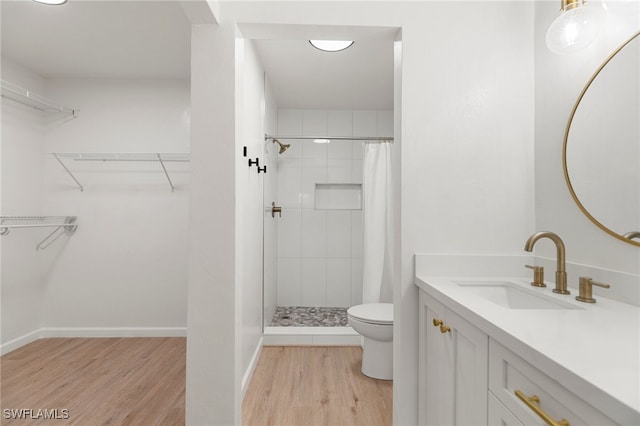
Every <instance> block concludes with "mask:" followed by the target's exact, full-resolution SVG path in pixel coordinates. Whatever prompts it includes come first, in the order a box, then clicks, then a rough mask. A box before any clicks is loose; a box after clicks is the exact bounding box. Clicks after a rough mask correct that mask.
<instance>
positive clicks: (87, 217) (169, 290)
mask: <svg viewBox="0 0 640 426" xmlns="http://www.w3.org/2000/svg"><path fill="white" fill-rule="evenodd" d="M47 93H48V95H49V96H50V97H52V98H55V99H59V100H60V102H63V103H65V104H69V105H74V106H75V107H76V108H78V109H80V113H79V114H78V117H77V118H75V119H70V120H68V121H66V122H64V123H54V124H48V125H47V131H46V136H45V146H44V150H43V153H42V155H43V157H44V156H45V155H46V154H47V153H50V152H90V153H91V152H106V153H118V152H122V153H130V152H139V153H147V152H151V153H154V152H189V124H190V111H189V108H190V106H189V82H188V81H184V80H158V81H153V80H152V81H149V80H94V79H84V80H83V79H56V80H49V81H48V82H47ZM67 164H68V167H69V168H70V170H71V171H72V172H74V173H75V176H76V178H77V179H78V180H79V181H80V182H81V183H82V184H83V185H84V187H85V189H84V191H80V190H79V188H78V187H77V186H76V184H75V183H74V182H73V180H72V179H71V178H70V177H69V176H68V174H67V173H66V172H65V171H64V170H63V169H62V167H60V165H59V164H58V163H57V162H56V161H55V160H45V175H44V178H45V193H44V210H45V211H47V212H55V213H56V214H62V215H64V214H73V215H76V216H78V229H77V231H76V232H75V233H74V234H73V235H72V236H71V237H70V238H69V239H68V240H67V241H65V242H64V250H63V251H62V252H61V253H59V254H57V255H55V256H54V255H53V251H51V252H48V253H47V254H50V255H49V256H48V262H47V264H46V265H45V289H46V290H45V292H46V296H45V305H44V312H45V314H44V315H45V325H46V327H48V328H61V329H68V330H69V331H70V332H72V330H73V329H75V328H87V327H96V328H99V329H100V328H103V329H109V328H118V327H130V328H140V329H146V328H150V329H156V328H157V329H163V328H167V329H168V330H167V332H168V333H173V332H178V331H172V329H175V328H179V329H180V330H181V331H179V332H178V333H180V334H184V327H185V326H186V315H187V312H186V309H187V305H186V303H187V296H186V292H187V238H188V232H187V229H188V228H187V222H188V221H187V218H188V203H189V198H188V194H189V193H188V188H189V186H188V185H189V174H188V171H189V169H188V165H184V164H167V169H168V171H169V173H170V176H171V179H172V180H173V183H174V185H175V187H176V189H175V191H173V192H172V191H171V190H170V186H169V184H168V182H167V180H166V177H165V175H164V173H163V171H162V168H161V166H160V164H158V163H138V162H136V163H125V164H123V163H106V164H101V163H93V162H92V163H89V162H73V161H72V162H68V163H67ZM160 332H161V333H163V332H162V331H160Z"/></svg>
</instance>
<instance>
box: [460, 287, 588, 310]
mask: <svg viewBox="0 0 640 426" xmlns="http://www.w3.org/2000/svg"><path fill="white" fill-rule="evenodd" d="M454 283H455V284H457V285H458V286H459V287H463V288H464V289H465V290H466V291H468V292H471V293H473V294H476V295H478V296H480V297H482V298H484V299H486V300H488V301H490V302H492V303H495V304H497V305H500V306H502V307H505V308H509V309H583V308H581V307H579V306H576V305H574V304H571V303H569V302H565V301H563V300H558V299H556V298H555V297H553V296H551V295H546V294H543V293H542V291H544V290H542V289H528V288H525V287H523V286H521V285H518V284H516V283H514V282H510V281H498V280H496V281H491V280H489V281H454Z"/></svg>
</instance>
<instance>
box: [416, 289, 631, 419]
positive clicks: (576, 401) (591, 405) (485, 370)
mask: <svg viewBox="0 0 640 426" xmlns="http://www.w3.org/2000/svg"><path fill="white" fill-rule="evenodd" d="M433 282H436V283H437V278H435V279H433ZM423 283H424V282H423ZM436 285H437V284H436ZM442 288H444V289H447V288H448V287H442ZM437 290H439V289H437V288H434V287H429V286H427V285H426V284H423V287H421V290H420V291H419V327H418V330H419V345H418V348H419V349H418V350H419V363H418V424H419V425H438V426H441V425H503V426H504V425H541V426H543V425H545V424H553V425H558V426H583V425H597V426H607V425H620V424H624V425H627V424H628V425H639V424H640V415H639V414H638V412H637V411H629V408H628V407H626V406H625V405H621V404H619V403H618V402H617V401H614V400H613V399H612V398H611V396H610V395H608V394H606V393H603V392H602V391H601V390H599V389H597V388H595V387H593V386H592V385H591V384H590V383H589V382H588V381H586V380H584V379H583V378H582V377H581V376H577V375H575V374H574V373H573V372H572V371H571V369H570V368H567V367H564V366H562V365H561V364H557V363H555V362H554V361H552V360H551V359H549V358H547V356H546V355H544V352H539V351H535V350H533V349H532V348H531V347H529V346H527V344H526V343H524V342H525V340H524V339H514V337H513V334H511V333H509V332H508V331H506V330H507V328H508V327H509V326H511V325H512V324H515V326H514V327H515V329H517V330H520V329H522V328H523V327H528V324H533V326H532V328H531V329H527V330H530V331H528V332H527V335H526V336H525V337H528V339H529V340H531V339H534V338H535V337H536V336H537V337H539V338H541V339H545V336H546V338H547V339H549V340H550V342H551V343H553V344H554V345H556V346H554V348H556V349H560V351H559V352H566V351H571V350H573V347H572V346H578V345H579V344H580V341H574V342H572V343H571V344H567V342H566V341H565V340H566V337H563V336H565V335H561V336H560V337H558V336H555V337H553V338H549V334H550V333H549V332H548V331H546V329H544V328H540V327H539V325H538V324H536V323H535V320H537V318H538V317H537V316H535V315H536V312H537V311H536V312H533V311H532V313H531V316H529V317H525V318H528V319H529V321H524V324H525V325H524V326H523V324H522V323H519V322H518V321H519V320H520V319H521V318H522V317H523V316H524V315H529V314H527V313H516V314H512V316H511V317H508V318H509V321H508V322H503V324H504V325H503V326H502V327H496V326H495V325H494V324H495V323H496V322H498V321H499V320H502V319H503V318H505V317H507V315H508V313H505V311H504V310H503V311H496V310H495V309H491V308H490V305H486V304H481V303H479V304H477V305H476V306H478V307H480V308H484V306H487V307H488V308H489V309H491V310H489V311H485V312H483V314H482V315H480V314H478V313H477V311H476V309H475V308H476V306H473V304H472V302H463V303H466V304H467V306H473V307H472V308H471V309H469V308H467V307H464V305H461V303H460V300H462V299H461V298H460V299H452V298H451V297H450V296H453V297H459V296H458V295H457V294H456V293H455V292H454V291H452V290H451V291H450V294H449V295H443V294H441V293H440V292H439V291H437ZM545 313H546V314H547V315H551V314H550V313H548V312H545ZM538 321H541V320H538ZM592 329H593V325H591V329H590V330H592ZM545 332H546V333H547V334H543V333H545ZM574 332H575V331H574ZM549 351H551V350H549ZM572 355H574V356H573V357H572V358H576V359H577V356H575V354H572ZM587 355H588V354H587ZM614 355H615V354H614ZM612 356H613V355H612ZM619 359H626V358H619ZM592 365H593V366H594V367H593V368H597V364H592ZM616 367H617V366H615V365H614V366H613V368H612V366H610V365H604V366H602V367H600V369H601V370H602V371H613V372H615V371H616ZM635 380H637V378H635V377H631V376H630V377H629V378H628V380H627V382H628V383H626V382H623V381H619V382H618V383H619V384H620V386H627V387H628V388H629V389H630V391H631V392H633V386H634V383H637V382H635Z"/></svg>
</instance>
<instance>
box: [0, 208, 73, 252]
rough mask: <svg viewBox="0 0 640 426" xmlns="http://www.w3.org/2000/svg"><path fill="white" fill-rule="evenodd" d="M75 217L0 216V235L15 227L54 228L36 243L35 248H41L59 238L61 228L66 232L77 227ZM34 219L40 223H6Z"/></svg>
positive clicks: (32, 220)
mask: <svg viewBox="0 0 640 426" xmlns="http://www.w3.org/2000/svg"><path fill="white" fill-rule="evenodd" d="M76 219H77V216H0V235H3V236H4V235H7V234H9V232H10V231H11V229H15V228H56V229H54V230H53V232H51V233H50V234H49V235H47V236H46V237H45V238H44V239H43V240H42V241H40V242H39V243H38V244H37V245H36V250H41V249H45V248H47V247H49V246H50V245H51V244H52V243H53V242H54V241H55V240H57V239H58V238H60V236H61V235H62V234H63V233H64V232H59V231H60V230H61V229H62V230H63V231H65V232H68V233H71V232H74V231H75V230H76V229H77V228H78V225H76ZM34 221H38V222H41V223H14V224H9V223H6V222H34Z"/></svg>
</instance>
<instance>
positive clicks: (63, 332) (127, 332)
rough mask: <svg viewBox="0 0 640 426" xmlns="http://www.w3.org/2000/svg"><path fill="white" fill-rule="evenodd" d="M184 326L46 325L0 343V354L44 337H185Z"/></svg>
mask: <svg viewBox="0 0 640 426" xmlns="http://www.w3.org/2000/svg"><path fill="white" fill-rule="evenodd" d="M186 336H187V328H186V327H46V328H40V329H38V330H35V331H32V332H30V333H27V334H25V335H23V336H20V337H18V338H16V339H13V340H11V341H9V342H6V343H4V344H2V345H0V355H4V354H7V353H9V352H11V351H14V350H16V349H18V348H20V347H22V346H24V345H27V344H29V343H31V342H34V341H36V340H38V339H45V338H55V337H63V338H73V337H84V338H90V337H186Z"/></svg>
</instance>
